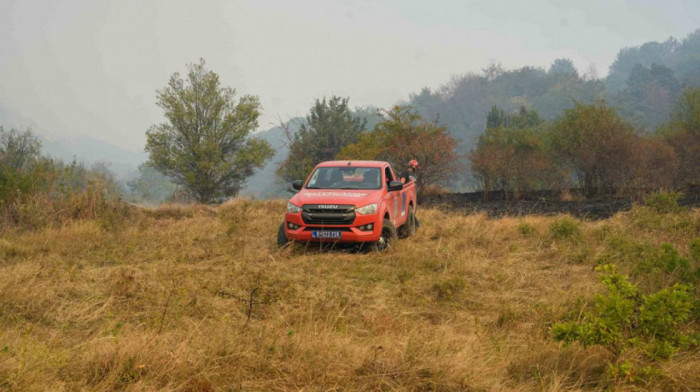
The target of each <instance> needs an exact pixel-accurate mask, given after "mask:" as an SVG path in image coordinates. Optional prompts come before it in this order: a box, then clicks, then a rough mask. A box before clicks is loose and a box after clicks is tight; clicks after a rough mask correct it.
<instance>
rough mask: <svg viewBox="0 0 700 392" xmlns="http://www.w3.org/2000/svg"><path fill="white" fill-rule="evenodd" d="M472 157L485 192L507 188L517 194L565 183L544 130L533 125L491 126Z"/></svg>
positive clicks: (478, 178)
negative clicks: (529, 126) (519, 126)
mask: <svg viewBox="0 0 700 392" xmlns="http://www.w3.org/2000/svg"><path fill="white" fill-rule="evenodd" d="M469 160H470V162H471V168H472V172H473V173H474V177H475V178H476V179H477V180H478V181H479V182H480V186H481V189H482V190H484V192H488V191H491V190H504V191H508V192H511V193H513V194H514V195H515V196H517V195H520V194H523V193H526V192H528V191H531V190H534V189H556V188H559V187H561V185H562V184H563V183H564V177H563V173H562V171H561V170H559V169H558V168H557V167H556V166H554V165H552V162H551V159H550V157H549V156H548V155H547V153H546V152H545V148H544V141H543V135H542V132H540V131H539V130H538V129H534V128H524V129H519V128H505V127H497V128H488V129H486V131H485V132H484V134H482V135H481V136H480V137H479V142H478V144H477V147H476V149H474V150H472V151H471V153H470V154H469Z"/></svg>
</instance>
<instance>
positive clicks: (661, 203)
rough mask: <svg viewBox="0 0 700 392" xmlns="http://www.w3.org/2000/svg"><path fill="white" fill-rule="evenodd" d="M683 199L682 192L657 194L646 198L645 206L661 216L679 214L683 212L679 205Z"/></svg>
mask: <svg viewBox="0 0 700 392" xmlns="http://www.w3.org/2000/svg"><path fill="white" fill-rule="evenodd" d="M682 198H683V194H682V193H680V192H655V193H651V194H649V195H647V196H645V197H644V205H645V206H646V207H648V208H650V209H652V210H653V211H654V212H657V213H660V214H670V213H677V212H681V211H683V207H681V206H680V205H679V204H678V201H679V200H680V199H682Z"/></svg>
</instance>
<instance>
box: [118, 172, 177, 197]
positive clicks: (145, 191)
mask: <svg viewBox="0 0 700 392" xmlns="http://www.w3.org/2000/svg"><path fill="white" fill-rule="evenodd" d="M138 169H139V176H138V178H134V179H133V180H131V181H129V182H128V183H127V184H126V185H127V186H129V189H130V190H131V193H132V195H133V196H134V197H135V198H136V200H137V201H139V202H143V201H150V202H163V201H166V200H168V198H170V197H172V195H173V193H174V192H175V190H176V189H177V188H176V186H175V184H173V183H172V182H171V181H170V180H169V179H168V177H166V176H164V175H162V174H161V173H160V172H158V170H156V169H155V168H153V166H151V165H150V164H149V163H148V162H144V163H142V164H140V165H139V168H138Z"/></svg>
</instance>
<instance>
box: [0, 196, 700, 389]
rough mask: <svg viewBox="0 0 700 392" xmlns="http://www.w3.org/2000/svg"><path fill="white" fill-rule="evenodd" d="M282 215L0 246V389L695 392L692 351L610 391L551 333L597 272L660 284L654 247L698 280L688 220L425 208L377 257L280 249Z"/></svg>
mask: <svg viewBox="0 0 700 392" xmlns="http://www.w3.org/2000/svg"><path fill="white" fill-rule="evenodd" d="M283 210H284V202H283V201H259V202H251V201H247V200H236V201H233V202H231V203H228V204H225V205H222V206H220V207H217V208H210V207H204V206H196V205H195V206H177V205H170V206H161V207H160V208H158V209H155V210H143V211H141V210H139V211H132V212H131V213H130V214H128V215H126V216H123V217H120V216H118V215H114V214H106V215H104V214H103V215H99V216H98V217H97V218H96V219H88V220H76V221H66V222H64V223H62V224H57V225H56V226H55V227H45V228H37V229H35V230H20V229H8V230H5V231H3V232H1V233H0V260H1V261H0V273H2V276H4V277H5V278H4V279H3V280H2V281H1V282H0V324H1V325H2V328H0V389H3V390H10V391H20V390H21V391H31V390H44V389H45V388H46V387H47V386H49V385H50V386H51V389H52V390H65V391H73V390H102V391H105V390H128V391H146V390H149V391H151V390H168V391H218V390H236V391H247V390H267V391H272V390H276V391H282V390H333V391H339V390H426V391H427V390H431V391H448V390H455V391H456V390H460V391H464V390H470V391H486V390H512V391H525V390H547V391H571V390H581V389H586V390H604V389H607V388H610V387H614V388H616V389H619V390H633V389H636V388H642V389H644V390H661V389H663V390H698V389H700V378H698V373H697V369H698V367H699V366H700V355H699V353H698V351H697V348H694V349H689V350H686V351H685V352H683V353H680V354H678V355H674V356H672V357H671V359H669V360H659V361H658V362H651V364H652V365H653V366H654V368H655V369H657V368H658V369H660V371H656V372H650V373H648V374H646V373H645V374H646V376H643V377H637V376H638V374H637V373H632V374H634V375H635V377H637V378H625V377H624V376H618V377H612V378H611V374H610V373H609V370H608V365H607V364H608V363H609V362H610V361H614V359H613V358H612V357H611V354H610V352H608V351H606V350H605V349H603V348H602V347H601V346H598V345H592V346H591V347H588V348H586V349H584V348H583V347H582V346H580V345H578V344H572V345H569V346H564V345H562V344H561V343H558V342H556V341H554V339H553V338H552V335H551V332H550V327H551V326H552V325H553V324H554V323H556V322H558V321H561V320H564V319H570V318H571V317H573V318H574V319H576V316H577V315H578V317H579V318H580V317H581V314H583V312H584V310H588V309H590V308H591V307H592V303H591V301H592V300H593V298H594V295H595V294H596V293H601V292H602V291H603V290H602V286H601V285H600V283H599V282H598V276H597V275H598V274H597V273H596V272H595V271H594V266H596V265H598V264H601V263H615V264H617V265H618V268H620V269H621V270H622V271H623V272H625V273H627V274H630V275H631V278H632V279H633V282H635V283H636V284H638V285H639V287H640V288H641V289H642V290H645V292H653V291H656V290H658V289H660V288H662V287H665V286H667V285H670V284H672V282H674V281H675V279H677V275H676V272H677V271H680V270H674V269H671V270H670V271H671V272H666V271H669V270H668V269H665V268H668V265H667V264H658V263H664V261H663V260H666V259H664V257H667V256H668V255H669V254H670V255H673V252H671V253H669V252H670V251H669V250H668V247H669V246H670V247H672V248H671V249H675V250H677V252H678V253H677V254H676V256H674V257H676V259H675V260H679V259H682V260H689V261H687V262H689V263H690V264H689V266H688V267H687V268H691V267H692V268H697V267H698V265H699V264H698V263H700V260H699V258H700V254H695V255H694V254H693V249H695V247H697V246H700V244H696V245H691V242H692V241H695V242H696V243H697V242H698V239H697V235H698V230H700V210H698V209H694V210H685V211H683V210H681V211H676V212H655V210H654V209H653V208H651V207H640V206H637V207H635V209H633V210H632V211H631V212H626V213H620V214H617V215H615V216H613V217H612V218H610V219H607V220H601V221H581V220H574V219H572V218H570V217H566V216H563V215H560V216H554V217H541V216H524V217H520V218H517V217H506V218H501V219H489V218H487V216H486V215H484V214H476V215H463V214H457V213H448V212H443V211H441V210H440V209H424V210H422V211H421V212H419V217H420V218H421V224H422V227H421V229H420V230H419V232H418V233H417V235H416V236H415V237H413V238H412V239H409V240H401V241H399V242H397V243H395V244H394V246H393V248H392V249H390V250H389V251H388V252H386V253H382V254H376V253H369V254H353V253H342V252H320V251H318V250H316V249H314V247H309V248H307V249H303V248H301V247H297V248H292V249H282V250H278V249H277V248H276V246H275V233H276V228H277V226H278V225H279V222H280V219H281V216H282V212H283ZM663 243H668V244H670V245H664V246H662V244H663ZM694 246H695V247H694ZM698 249H700V248H698ZM675 250H674V252H675ZM695 251H697V250H695ZM665 255H666V256H665ZM638 265H644V266H646V267H648V268H646V267H645V269H641V268H638ZM664 266H666V267H664ZM674 268H676V267H674ZM678 268H681V267H678ZM683 268H686V267H683ZM674 271H676V272H674ZM696 290H697V289H696ZM694 295H695V298H696V299H697V291H695V294H694ZM251 302H252V303H251ZM690 328H693V329H694V330H695V331H697V330H698V324H697V318H696V319H695V321H694V322H693V323H692V324H690ZM636 355H638V354H635V353H634V351H633V352H632V354H629V355H628V356H627V357H625V358H627V359H629V360H631V361H633V362H632V363H637V362H635V361H638V360H641V357H638V356H636ZM635 366H636V365H635ZM635 369H636V368H635ZM640 374H641V373H640ZM227 388H228V389H227Z"/></svg>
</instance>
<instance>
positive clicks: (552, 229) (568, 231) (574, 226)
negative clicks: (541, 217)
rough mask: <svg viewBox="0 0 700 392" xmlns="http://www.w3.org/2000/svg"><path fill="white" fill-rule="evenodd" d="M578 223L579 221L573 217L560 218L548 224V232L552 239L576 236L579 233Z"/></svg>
mask: <svg viewBox="0 0 700 392" xmlns="http://www.w3.org/2000/svg"><path fill="white" fill-rule="evenodd" d="M579 225H580V224H579V222H578V221H577V220H575V219H573V218H570V217H564V218H560V219H557V220H555V221H554V222H552V224H551V225H549V234H550V236H551V237H552V238H553V239H559V238H569V237H578V236H580V235H581V229H580V227H579Z"/></svg>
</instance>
